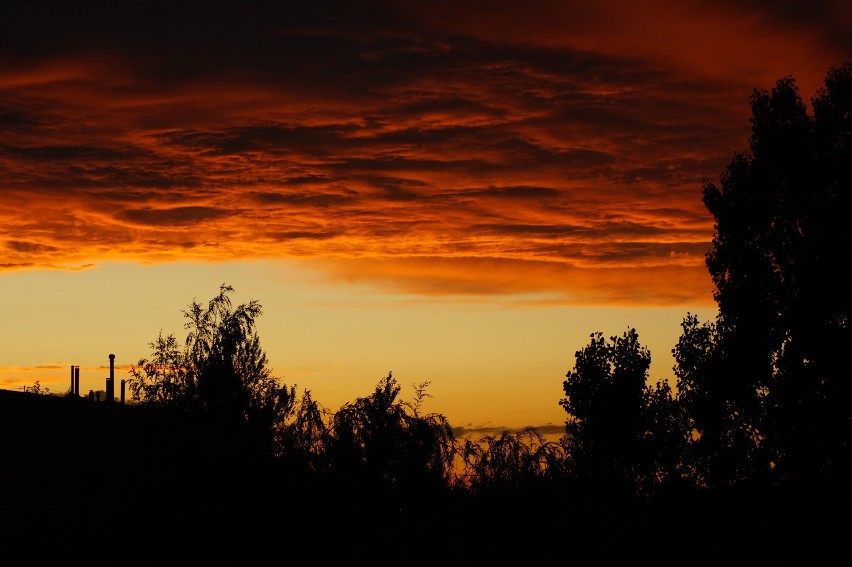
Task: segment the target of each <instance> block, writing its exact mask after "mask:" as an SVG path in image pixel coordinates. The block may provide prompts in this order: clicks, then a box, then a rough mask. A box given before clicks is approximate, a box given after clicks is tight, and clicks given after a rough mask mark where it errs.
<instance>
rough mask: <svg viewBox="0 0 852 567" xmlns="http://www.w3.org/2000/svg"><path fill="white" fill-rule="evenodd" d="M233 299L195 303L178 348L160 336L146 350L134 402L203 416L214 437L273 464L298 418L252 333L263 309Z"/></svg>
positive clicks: (290, 393) (289, 390) (290, 394)
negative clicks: (234, 441)
mask: <svg viewBox="0 0 852 567" xmlns="http://www.w3.org/2000/svg"><path fill="white" fill-rule="evenodd" d="M233 291H234V289H233V288H232V287H231V286H228V285H225V284H223V285H222V286H220V288H219V293H218V294H217V295H216V296H215V297H214V298H213V299H211V300H210V301H209V302H208V303H207V305H203V304H201V303H199V302H197V301H193V302H192V303H191V304H190V305H189V307H188V309H186V310H184V311H183V314H184V316H185V318H186V319H187V322H186V323H185V328H186V329H187V330H188V332H187V336H186V339H185V341H184V343H183V345H180V344H179V342H178V340H177V339H176V338H175V336H174V335H168V336H163V334H162V332H161V333H160V334H159V336H158V337H157V339H156V340H155V341H154V342H152V343H150V345H149V346H150V347H151V350H152V354H151V357H150V358H143V359H140V360H139V362H138V363H137V364H136V365H133V366H132V367H131V370H130V373H131V376H132V378H131V379H130V380H129V388H130V392H131V398H132V399H133V400H135V401H137V402H139V403H141V404H146V405H156V406H161V407H166V408H172V409H177V410H180V411H184V412H188V413H193V414H196V415H199V416H203V417H204V418H205V419H206V420H207V421H208V422H209V423H210V424H212V425H214V426H215V427H216V428H217V431H220V432H222V433H224V434H227V435H236V436H237V438H238V439H240V441H238V442H239V443H241V444H244V445H245V444H246V443H248V444H249V445H250V446H251V448H252V449H254V450H256V451H259V454H265V455H270V456H271V455H273V454H274V453H275V451H276V448H277V447H278V441H279V438H280V436H281V434H282V431H283V429H284V428H285V425H286V422H287V420H288V419H289V418H290V417H291V416H292V415H293V412H294V411H295V408H296V401H297V399H296V395H295V387H294V386H290V387H288V386H286V385H285V384H282V383H281V382H280V380H279V379H278V378H277V377H275V376H273V375H272V373H271V371H270V369H269V368H268V367H267V357H266V353H265V351H264V350H263V349H262V348H261V347H260V338H259V336H258V334H257V329H256V325H255V319H256V318H257V317H259V316H260V315H261V306H260V304H259V303H258V302H257V301H254V300H252V301H250V302H248V303H244V304H240V305H237V306H234V305H233V304H232V302H231V298H230V295H231V294H232V293H233Z"/></svg>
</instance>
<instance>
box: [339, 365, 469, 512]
mask: <svg viewBox="0 0 852 567" xmlns="http://www.w3.org/2000/svg"><path fill="white" fill-rule="evenodd" d="M427 385H428V383H424V384H421V385H420V386H419V387H417V388H416V395H415V399H414V401H413V402H403V401H400V400H398V399H397V397H398V395H399V392H400V386H399V384H398V383H397V381H396V379H395V378H394V377H393V375H392V373H388V375H387V376H386V377H384V378H382V379H381V380H380V381H379V384H378V385H377V386H376V389H375V391H374V392H373V393H372V394H371V395H369V396H366V397H362V398H358V399H357V400H356V401H355V402H352V403H347V404H345V405H344V406H342V407H341V408H340V409H339V410H338V411H337V412H336V413H335V414H334V416H333V418H332V424H331V431H330V436H329V437H328V438H327V447H326V449H325V451H326V455H327V457H328V464H329V466H330V473H331V475H332V478H333V479H334V481H335V483H336V484H337V485H338V488H340V489H341V490H342V491H343V493H342V497H344V498H352V497H354V500H353V503H354V502H358V503H360V504H359V505H360V506H363V507H364V509H365V510H367V509H370V508H372V509H374V510H375V511H377V512H379V513H384V512H386V511H387V509H388V506H389V505H391V506H393V507H394V509H395V510H396V511H400V510H402V511H405V512H408V511H410V510H411V509H416V508H417V507H418V506H419V505H424V504H428V505H429V506H433V505H434V504H435V501H432V502H430V498H436V497H438V496H440V495H442V494H443V492H444V491H445V489H446V488H447V487H448V485H449V483H450V481H451V479H452V475H453V469H452V467H453V462H454V457H455V450H456V448H455V440H454V437H453V433H452V428H451V426H450V424H449V423H448V422H447V420H446V418H445V417H444V416H443V415H441V414H434V413H431V414H426V415H421V414H420V406H421V403H422V401H423V399H424V398H425V397H426V393H425V388H426V386H427Z"/></svg>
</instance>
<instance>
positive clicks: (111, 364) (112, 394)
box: [106, 354, 115, 402]
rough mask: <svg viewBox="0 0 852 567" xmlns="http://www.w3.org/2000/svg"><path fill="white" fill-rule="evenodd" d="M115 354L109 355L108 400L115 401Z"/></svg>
mask: <svg viewBox="0 0 852 567" xmlns="http://www.w3.org/2000/svg"><path fill="white" fill-rule="evenodd" d="M114 384H115V355H114V354H110V355H109V380H107V388H106V390H107V391H106V401H108V402H113V401H115V386H114Z"/></svg>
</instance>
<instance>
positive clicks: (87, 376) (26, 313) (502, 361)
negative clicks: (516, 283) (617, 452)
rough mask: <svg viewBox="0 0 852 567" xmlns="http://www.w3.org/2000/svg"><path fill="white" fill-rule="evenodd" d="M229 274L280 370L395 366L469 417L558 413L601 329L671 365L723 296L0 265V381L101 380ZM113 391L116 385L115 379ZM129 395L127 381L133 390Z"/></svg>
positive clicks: (301, 272) (341, 373)
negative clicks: (637, 295) (423, 289)
mask: <svg viewBox="0 0 852 567" xmlns="http://www.w3.org/2000/svg"><path fill="white" fill-rule="evenodd" d="M222 283H227V284H229V285H232V286H233V287H234V288H235V293H234V296H233V300H234V301H235V302H236V303H244V302H247V301H249V300H251V299H256V300H258V301H259V302H260V303H261V305H262V307H263V314H262V315H261V317H260V318H259V319H258V331H259V333H260V338H261V344H262V346H263V348H264V349H265V350H266V351H267V354H268V356H269V362H270V367H271V368H272V370H273V374H274V375H276V376H278V377H280V378H281V379H282V381H283V382H284V383H286V384H289V385H296V386H297V389H298V390H299V391H300V392H301V391H304V390H310V391H311V394H312V396H313V398H314V399H315V400H317V401H318V402H319V403H321V404H322V405H324V406H325V407H327V408H328V409H330V410H336V409H338V408H339V407H340V405H342V404H343V403H346V402H349V401H354V400H355V399H356V398H357V397H360V396H366V395H369V394H370V393H372V391H373V389H374V387H375V385H376V384H377V383H378V381H379V379H380V378H382V377H383V376H385V375H386V374H387V373H388V372H391V371H392V372H393V374H394V376H395V377H396V378H397V379H398V380H399V383H400V385H401V386H402V388H403V389H402V393H401V395H402V397H404V398H407V399H408V398H410V397H411V396H412V395H413V388H412V386H413V385H415V384H420V383H423V382H429V383H430V386H429V388H428V389H427V393H429V394H430V395H431V398H429V399H428V400H427V402H426V406H425V408H424V410H425V411H429V412H436V413H441V414H443V415H445V416H447V418H448V419H449V420H450V423H451V424H453V425H454V426H458V427H465V428H477V427H498V428H499V427H509V428H517V427H523V426H527V425H531V426H542V425H547V424H562V423H563V422H564V411H563V410H562V408H561V407H560V406H559V405H558V400H559V399H560V398H561V397H562V389H561V386H562V380H563V378H564V375H565V373H566V372H567V371H568V370H569V369H570V368H572V367H573V364H574V353H575V352H576V351H577V350H579V349H580V348H582V347H584V346H585V345H586V344H587V343H588V338H589V337H588V336H589V334H590V333H592V332H595V331H602V332H604V334H606V335H616V334H621V333H622V332H624V331H625V330H626V329H627V328H628V327H631V326H632V327H634V328H636V329H637V331H638V332H639V337H640V340H641V341H642V343H643V344H644V345H646V346H648V347H649V348H650V349H651V352H652V368H651V373H650V378H651V380H652V381H656V380H657V379H660V378H669V377H671V374H672V373H671V366H672V362H671V356H670V351H671V348H672V347H673V346H674V344H675V342H676V340H677V337H678V336H679V331H680V328H679V325H680V321H681V320H682V318H683V316H684V315H685V314H686V312H687V311H688V310H689V311H691V312H693V313H696V314H698V315H699V316H702V318H705V319H709V318H710V317H712V316H713V315H714V314H715V307H714V306H710V305H708V304H707V303H705V304H703V305H696V306H694V308H692V309H687V308H686V307H683V306H666V307H623V306H619V307H588V306H585V307H578V306H571V305H553V304H549V303H545V304H544V305H542V304H541V303H538V301H540V298H539V297H537V296H536V294H528V295H505V296H491V297H485V296H456V297H452V298H448V297H428V296H417V295H413V294H407V295H406V294H400V293H397V292H395V293H388V291H387V290H386V289H383V288H381V287H379V286H377V285H374V284H373V285H371V284H365V283H346V282H344V283H341V282H339V281H334V280H331V279H330V278H329V277H328V276H327V274H324V273H322V272H318V271H317V270H316V267H315V266H310V267H309V266H308V265H305V264H300V263H295V262H273V261H253V262H229V263H220V264H203V263H175V264H161V265H156V266H138V265H133V264H122V263H115V264H113V263H108V264H104V265H103V266H100V267H97V268H92V269H90V270H86V271H82V272H62V271H31V272H28V271H20V272H10V273H4V274H0V290H2V297H0V309H2V311H3V313H4V322H5V323H6V324H5V325H4V327H3V329H2V331H0V341H2V343H3V344H4V345H6V348H5V349H4V350H3V352H2V355H0V387H2V388H4V389H19V388H21V387H23V386H32V385H33V384H34V382H35V381H36V380H39V382H40V385H41V387H42V388H48V389H49V390H50V391H51V392H53V393H61V392H65V391H67V390H68V388H69V385H70V366H71V365H79V366H80V390H81V392H83V393H86V392H88V390H90V389H93V390H98V389H103V388H104V384H105V379H106V377H107V376H108V369H109V366H108V365H109V361H108V358H107V355H108V354H109V353H114V354H116V361H115V365H116V367H115V370H116V381H117V383H118V381H119V380H121V379H122V378H127V377H129V375H128V369H129V365H130V364H134V363H136V362H137V361H138V360H139V358H142V357H147V356H149V355H150V349H149V348H148V343H149V342H151V341H153V340H154V339H155V338H156V336H157V334H158V333H159V332H160V331H161V330H162V332H163V333H164V334H165V335H168V334H174V335H175V336H177V337H178V338H179V339H183V338H184V337H185V330H184V328H183V324H184V322H185V319H184V318H183V316H182V314H181V310H182V309H184V308H186V307H187V306H188V305H189V303H190V302H192V301H193V300H197V301H200V302H202V303H204V302H206V301H208V300H209V299H211V298H212V297H213V296H215V294H216V293H217V292H218V288H219V285H220V284H222ZM116 392H118V387H117V386H116ZM128 395H129V393H128Z"/></svg>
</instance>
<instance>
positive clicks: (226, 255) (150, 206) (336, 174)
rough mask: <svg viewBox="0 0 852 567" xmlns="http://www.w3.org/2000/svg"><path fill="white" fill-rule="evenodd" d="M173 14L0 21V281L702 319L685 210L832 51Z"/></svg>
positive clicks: (696, 11)
mask: <svg viewBox="0 0 852 567" xmlns="http://www.w3.org/2000/svg"><path fill="white" fill-rule="evenodd" d="M191 4H192V3H190V5H191ZM190 5H188V6H184V5H181V6H180V7H175V8H174V11H171V9H170V11H169V13H168V14H166V13H160V12H159V11H158V10H156V9H151V10H150V11H144V10H143V11H140V10H139V9H138V8H137V7H124V8H122V9H121V10H119V9H117V8H115V7H112V6H111V5H109V4H105V5H104V6H103V10H99V11H97V15H96V16H91V17H90V16H88V15H87V16H86V17H83V16H82V15H80V14H77V13H76V12H75V11H74V10H63V9H58V11H57V12H56V13H55V16H56V21H53V20H51V21H49V22H44V21H40V20H38V19H37V18H36V17H35V15H32V14H30V12H28V11H27V10H25V9H24V6H21V7H20V8H21V9H20V10H12V11H11V12H12V13H14V14H15V18H14V19H13V21H12V24H6V27H4V28H2V31H3V32H5V33H4V34H0V35H2V37H3V38H4V39H3V40H2V43H0V69H3V70H2V71H0V131H1V132H2V142H0V195H2V204H0V221H2V222H1V223H0V250H2V254H3V256H2V261H0V270H2V269H6V270H8V269H30V268H44V267H59V268H62V269H79V268H81V267H85V266H88V265H91V264H93V263H97V262H99V261H104V260H117V259H121V260H133V261H138V262H145V263H151V262H164V261H174V260H179V259H186V260H201V261H218V260H227V259H234V258H253V257H257V258H270V257H272V258H302V259H304V258H307V259H310V258H316V259H343V260H358V262H356V263H357V264H358V265H359V266H361V267H364V266H369V269H367V273H370V274H373V276H369V277H375V278H377V279H378V280H381V281H387V282H388V285H399V286H400V287H403V288H405V289H422V291H423V292H424V293H430V294H431V293H437V292H438V290H440V289H442V287H441V285H439V284H441V282H444V283H445V284H446V289H452V290H464V289H466V288H471V289H476V290H477V293H480V292H482V293H484V292H485V290H486V289H487V288H488V287H487V286H488V285H490V286H493V287H492V288H491V289H492V291H493V292H495V293H507V292H509V291H510V290H516V291H517V292H518V293H527V292H535V291H536V290H538V291H541V292H543V293H551V292H553V291H554V290H557V291H559V294H560V298H562V299H561V300H563V299H564V300H565V301H571V302H574V301H596V300H600V301H607V302H608V301H616V302H618V301H641V300H642V298H643V297H645V298H647V300H648V301H660V302H671V301H677V300H678V299H677V298H679V297H680V298H689V299H690V300H691V299H695V298H699V297H703V296H704V294H705V293H706V282H704V281H703V279H702V278H703V276H701V275H700V274H699V272H700V270H701V269H703V268H702V266H703V257H704V253H705V251H706V249H707V246H708V244H709V242H710V238H711V235H712V219H711V218H710V216H709V214H708V213H707V211H706V210H705V209H704V207H703V205H702V203H701V184H702V180H703V179H705V178H712V177H715V176H717V175H719V174H720V173H721V172H722V170H723V168H724V166H725V164H726V162H727V161H728V160H729V159H730V156H731V155H732V153H733V152H734V151H736V150H742V149H744V148H743V144H744V143H745V140H746V138H747V133H748V132H747V130H748V123H747V114H748V112H747V111H748V108H747V100H746V99H747V95H748V92H749V90H750V89H751V88H753V87H764V88H768V87H771V86H772V84H771V81H774V80H775V79H777V78H780V76H781V75H783V74H787V73H788V72H792V71H795V70H797V69H801V68H803V67H804V66H805V63H807V69H808V70H809V71H808V72H809V74H807V76H806V77H805V80H806V81H807V82H808V85H815V81H814V79H813V76H812V74H813V73H815V72H816V71H814V69H818V70H819V71H820V72H821V73H822V72H824V71H825V69H826V68H827V67H828V66H829V65H831V64H835V63H838V61H831V60H826V59H827V58H828V56H835V55H837V54H838V53H842V52H843V50H842V48H843V47H844V46H848V39H844V37H847V38H848V35H847V36H845V35H842V34H839V33H834V32H837V31H838V29H839V28H838V25H839V24H838V22H844V21H848V15H849V11H848V10H842V9H841V8H842V7H839V6H836V5H834V4H831V3H827V4H821V6H822V7H823V8H824V10H823V12H821V14H822V15H813V16H809V17H808V18H800V17H796V14H794V13H793V12H791V11H790V10H791V9H790V8H789V7H783V8H781V9H779V10H776V11H775V12H772V13H770V12H767V11H766V10H765V9H764V8H763V7H762V3H759V2H755V3H752V4H749V3H746V5H745V6H743V7H742V8H738V7H736V6H734V4H727V3H724V2H723V3H721V4H719V3H714V4H712V5H711V4H708V3H705V2H703V1H698V0H693V1H690V2H686V3H678V4H676V5H674V4H670V3H665V2H657V3H652V4H650V5H644V4H643V8H641V9H640V8H639V7H637V6H623V5H622V4H619V7H618V9H615V8H614V7H613V6H612V5H609V3H603V4H600V5H598V4H594V5H592V4H586V5H580V6H578V5H573V3H567V4H566V3H561V2H542V3H536V5H534V6H529V7H527V6H525V7H524V8H523V9H520V8H518V7H517V6H516V5H515V4H511V3H505V2H497V3H496V4H495V5H494V6H492V4H491V3H489V4H488V6H489V7H490V8H489V10H485V9H484V5H483V4H481V3H478V2H466V3H461V4H459V3H455V2H453V3H448V2H436V3H433V4H430V6H429V10H428V12H421V8H419V7H416V6H413V5H406V6H403V7H398V6H395V5H394V6H391V5H386V4H385V3H382V2H376V3H368V5H365V6H364V7H361V8H358V9H354V8H345V9H344V8H343V7H341V10H340V11H339V12H336V14H337V16H338V17H337V18H335V19H327V18H326V17H325V16H324V15H323V14H320V13H314V11H313V8H311V7H310V6H308V5H305V6H298V7H295V6H291V7H288V8H283V7H282V8H271V7H270V8H263V9H260V8H259V9H258V10H257V11H245V12H241V13H239V14H229V15H228V17H227V18H225V17H222V16H221V15H219V14H209V17H208V18H207V19H206V20H205V26H204V27H200V28H199V29H196V30H194V31H193V33H187V30H185V29H183V28H180V29H179V26H178V27H174V26H173V25H172V22H174V21H179V20H180V18H181V17H188V16H189V15H194V14H195V12H193V11H192V10H190ZM370 6H373V7H374V8H376V7H379V6H380V7H381V8H382V10H379V11H376V12H373V11H372V10H369V9H367V8H369V7H370ZM203 7H204V6H195V7H194V8H203ZM362 8H363V10H364V11H362ZM267 9H269V10H276V9H278V10H284V12H280V13H279V12H274V11H273V12H266V11H265V10H267ZM835 12H839V16H835ZM375 14H381V17H375ZM474 16H476V17H474ZM172 18H175V19H172ZM844 18H845V19H844ZM60 20H61V24H60ZM189 21H191V19H190V20H189ZM105 22H109V23H110V24H111V25H108V26H107V25H103V24H104V23H105ZM273 22H274V23H273ZM36 24H38V25H36ZM154 24H156V25H154ZM152 29H157V30H159V31H158V34H157V36H156V37H153V36H151V35H150V34H151V30H152ZM826 30H828V31H829V32H831V33H828V34H827V35H825V34H821V33H820V32H821V31H826ZM246 34H248V35H246ZM247 37H250V38H251V41H247V40H246V38H247ZM154 40H156V41H154ZM793 52H794V53H793ZM846 52H847V53H848V51H846ZM791 53H792V54H791ZM787 65H789V67H792V69H789V71H788V70H787V69H786V68H785V66H787ZM744 85H747V86H748V88H747V89H745V90H744ZM814 88H815V87H814ZM418 258H426V259H428V260H418ZM395 259H396V262H395V263H394V262H392V264H393V265H394V266H412V265H414V264H417V265H418V266H420V268H418V269H424V270H425V272H424V274H425V275H423V280H422V282H421V283H417V282H416V281H415V280H416V279H417V277H419V276H418V275H417V274H418V273H419V272H418V271H417V270H412V271H409V268H406V269H402V268H394V269H386V268H382V269H379V268H377V266H385V265H386V264H385V262H386V261H389V260H395ZM371 262H372V263H371ZM471 262H483V263H484V264H482V265H487V266H489V268H488V270H491V269H494V270H495V274H503V273H504V272H505V273H507V274H508V273H509V272H507V270H512V269H520V267H523V268H522V269H523V270H525V271H527V270H529V271H530V274H531V275H530V276H529V277H526V276H525V277H523V278H520V279H517V280H513V279H512V278H510V277H509V276H508V275H506V276H498V275H493V276H492V275H491V274H487V276H486V277H483V279H482V281H483V282H487V284H482V285H478V284H477V283H476V280H475V279H471V278H469V277H468V275H467V272H465V270H467V269H468V268H470V267H471V266H472V265H474V264H471ZM332 264H333V267H331V268H329V269H330V272H329V273H332V274H338V275H340V276H341V277H346V278H349V277H354V276H352V273H353V272H352V271H350V270H349V269H348V268H341V267H340V266H342V265H350V264H347V263H345V262H344V263H343V264H335V263H330V264H329V266H332ZM323 265H325V264H323ZM352 265H354V264H352ZM507 265H511V266H513V268H511V269H508V268H505V266H507ZM424 266H428V268H424ZM497 266H499V268H496V267H497ZM359 269H360V268H359ZM454 269H459V270H461V271H460V273H459V274H456V275H453V274H452V270H454ZM488 270H485V271H486V272H487V271H488ZM631 270H636V271H635V272H631ZM652 271H653V272H654V273H660V271H662V273H663V274H664V275H665V274H679V275H678V276H677V277H675V280H676V281H680V280H679V279H678V278H681V279H683V281H684V282H685V283H684V288H683V290H681V291H678V290H677V289H675V288H674V287H671V288H665V287H663V284H659V283H654V284H650V283H648V282H647V280H649V279H654V278H649V276H648V275H647V274H648V273H650V272H652ZM693 273H695V274H696V275H695V276H692V275H690V276H688V277H687V276H685V275H684V274H693ZM631 274H634V275H631ZM684 278H685V279H684ZM560 279H561V284H560V285H561V286H562V287H560V286H559V285H557V283H556V282H557V281H560ZM394 281H396V282H397V283H396V284H394V283H393V282H394ZM619 282H621V283H619ZM594 285H600V286H603V288H605V291H600V292H597V293H596V292H594V291H592V290H591V289H592V286H594ZM619 285H621V286H622V287H623V289H622V290H621V291H619V290H618V288H619ZM667 285H668V284H667ZM574 288H576V290H575V289H574ZM628 288H629V289H628ZM646 288H647V291H641V292H640V291H637V290H642V289H646Z"/></svg>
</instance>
